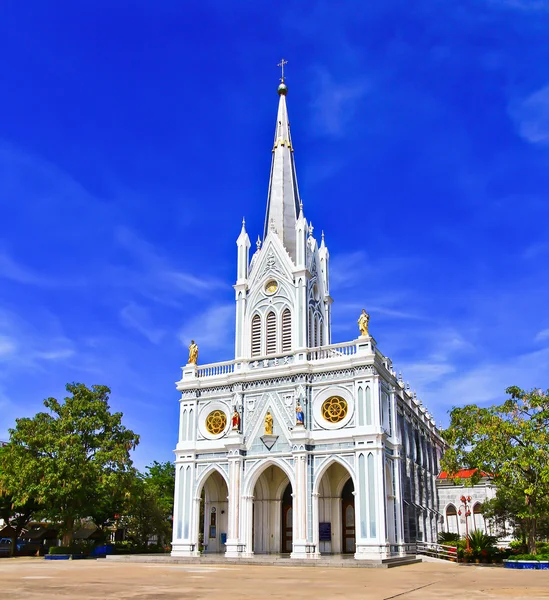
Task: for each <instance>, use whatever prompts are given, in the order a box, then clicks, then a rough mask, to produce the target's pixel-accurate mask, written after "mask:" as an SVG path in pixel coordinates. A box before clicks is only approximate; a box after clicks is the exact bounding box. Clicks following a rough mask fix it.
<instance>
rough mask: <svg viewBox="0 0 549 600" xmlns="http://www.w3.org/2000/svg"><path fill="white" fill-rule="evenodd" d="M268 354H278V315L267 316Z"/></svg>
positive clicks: (272, 313) (271, 313)
mask: <svg viewBox="0 0 549 600" xmlns="http://www.w3.org/2000/svg"><path fill="white" fill-rule="evenodd" d="M267 354H276V315H275V314H274V312H273V311H271V312H270V313H269V314H268V315H267Z"/></svg>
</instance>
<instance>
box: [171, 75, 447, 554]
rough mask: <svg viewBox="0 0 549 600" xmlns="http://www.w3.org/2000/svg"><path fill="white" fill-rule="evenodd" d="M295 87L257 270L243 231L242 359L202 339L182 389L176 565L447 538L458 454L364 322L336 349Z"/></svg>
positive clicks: (279, 127) (401, 548) (281, 124)
mask: <svg viewBox="0 0 549 600" xmlns="http://www.w3.org/2000/svg"><path fill="white" fill-rule="evenodd" d="M283 64H284V63H283ZM281 81H282V83H281V84H280V85H279V87H278V96H279V100H278V114H277V117H276V127H275V135H274V144H273V148H272V165H271V173H270V180H269V189H268V200H267V210H266V216H265V229H264V233H263V239H262V240H258V242H257V247H256V249H255V251H254V252H253V254H252V256H251V257H250V246H251V245H250V239H249V237H248V234H247V233H246V228H245V224H244V223H243V224H242V231H241V233H240V236H239V237H238V239H237V242H236V245H237V248H238V251H237V279H236V283H235V285H234V289H235V304H236V330H235V355H234V359H233V360H229V361H227V362H219V363H214V364H208V365H201V364H197V363H198V360H197V355H198V347H197V345H196V344H195V343H194V342H193V343H192V344H191V346H190V349H189V350H190V353H189V363H188V364H187V365H186V366H185V367H183V368H182V371H183V374H182V378H181V380H180V381H178V382H177V390H178V391H179V392H180V393H181V397H180V424H179V440H178V443H177V447H176V450H175V454H176V486H175V509H174V533H173V544H172V548H173V550H172V556H175V557H187V556H198V555H199V554H200V553H202V552H205V553H208V554H209V553H220V554H224V555H225V556H226V557H234V558H238V557H241V558H249V557H252V556H254V555H258V554H273V553H274V554H288V555H289V556H290V557H291V558H296V559H318V558H320V557H321V556H323V555H330V554H349V555H352V556H354V558H355V559H358V560H364V559H365V560H377V561H379V560H381V559H385V558H388V557H392V556H399V555H403V554H405V553H406V550H407V546H408V545H409V544H414V543H415V542H416V541H418V540H421V541H427V542H434V541H436V539H437V533H438V531H439V530H440V528H441V523H442V521H443V519H442V515H443V514H444V512H443V510H444V509H443V507H440V509H439V506H438V499H437V491H436V486H435V481H436V476H437V474H438V472H439V460H440V457H441V454H442V450H443V447H444V443H443V441H442V439H441V437H440V434H439V431H438V430H437V428H436V426H435V422H434V419H433V417H432V416H431V415H430V414H429V412H428V411H427V410H426V408H425V407H424V406H422V405H421V403H420V402H419V401H418V400H417V399H416V397H415V395H414V394H412V393H411V392H410V391H409V389H407V386H405V384H404V383H403V380H402V377H401V376H397V374H396V372H395V370H394V369H393V366H392V363H391V360H390V359H389V358H387V357H386V356H385V355H384V354H382V352H381V351H380V350H379V348H378V346H377V343H376V341H375V340H374V338H373V337H371V336H370V335H369V332H368V315H367V314H366V313H365V312H364V311H363V314H362V315H360V316H359V315H357V318H358V317H360V318H359V323H358V325H359V326H358V327H357V338H356V339H353V340H350V341H347V342H343V343H338V344H332V339H331V310H332V298H331V296H330V254H329V252H328V248H327V247H326V244H325V242H324V236H322V239H321V241H320V244H319V243H318V241H317V239H315V237H314V236H313V229H312V227H311V226H310V224H309V223H308V222H307V219H306V218H305V214H304V209H303V205H302V203H301V201H300V197H299V190H298V186H297V174H296V168H295V162H294V148H293V145H292V138H291V135H290V124H289V120H288V111H287V106H286V96H287V92H288V88H287V86H286V84H285V82H284V76H283V77H282V80H281ZM197 343H198V344H199V343H200V340H197Z"/></svg>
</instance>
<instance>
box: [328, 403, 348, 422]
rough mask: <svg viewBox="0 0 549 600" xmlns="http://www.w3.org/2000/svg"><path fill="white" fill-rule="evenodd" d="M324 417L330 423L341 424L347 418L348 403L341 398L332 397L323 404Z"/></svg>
mask: <svg viewBox="0 0 549 600" xmlns="http://www.w3.org/2000/svg"><path fill="white" fill-rule="evenodd" d="M322 416H323V417H324V418H325V419H326V421H329V422H330V423H339V422H340V421H343V419H344V418H345V417H346V416H347V402H346V401H345V400H344V399H343V398H341V397H340V396H331V397H330V398H328V400H325V401H324V403H323V404H322Z"/></svg>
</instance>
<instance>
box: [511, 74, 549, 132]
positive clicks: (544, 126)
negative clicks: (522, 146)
mask: <svg viewBox="0 0 549 600" xmlns="http://www.w3.org/2000/svg"><path fill="white" fill-rule="evenodd" d="M509 114H510V115H511V118H512V119H513V120H514V122H515V126H516V128H517V130H518V133H519V135H520V136H521V137H522V138H524V139H525V140H526V141H527V142H530V143H531V144H549V85H546V86H545V87H543V88H541V89H540V90H538V91H537V92H534V93H533V94H532V95H531V96H529V97H528V98H526V99H524V100H522V101H520V102H514V103H512V104H511V105H510V107H509Z"/></svg>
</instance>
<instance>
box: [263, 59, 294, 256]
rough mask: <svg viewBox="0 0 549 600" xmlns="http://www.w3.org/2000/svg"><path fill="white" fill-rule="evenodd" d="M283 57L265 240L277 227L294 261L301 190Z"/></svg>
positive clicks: (279, 235)
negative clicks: (298, 184) (296, 167)
mask: <svg viewBox="0 0 549 600" xmlns="http://www.w3.org/2000/svg"><path fill="white" fill-rule="evenodd" d="M286 63H287V61H285V60H284V59H282V61H281V62H280V64H279V65H278V66H279V67H282V77H281V78H280V81H281V83H280V85H279V86H278V96H279V100H278V114H277V117H276V127H275V136H274V145H273V158H272V163H271V177H270V180H269V193H268V197H267V213H266V215H265V229H264V234H263V239H265V237H267V234H268V233H269V231H270V230H271V229H274V230H275V231H276V233H277V234H278V237H279V238H280V239H281V241H282V243H283V244H284V247H285V248H286V250H287V252H288V253H289V255H290V256H291V258H292V260H293V261H294V263H295V259H296V230H295V227H296V221H297V218H298V216H299V210H300V209H299V205H300V200H299V190H298V187H297V177H296V172H295V162H294V149H293V146H292V138H291V136H290V121H289V119H288V109H287V107H286V94H287V93H288V88H287V86H286V83H285V81H284V65H285V64H286Z"/></svg>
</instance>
